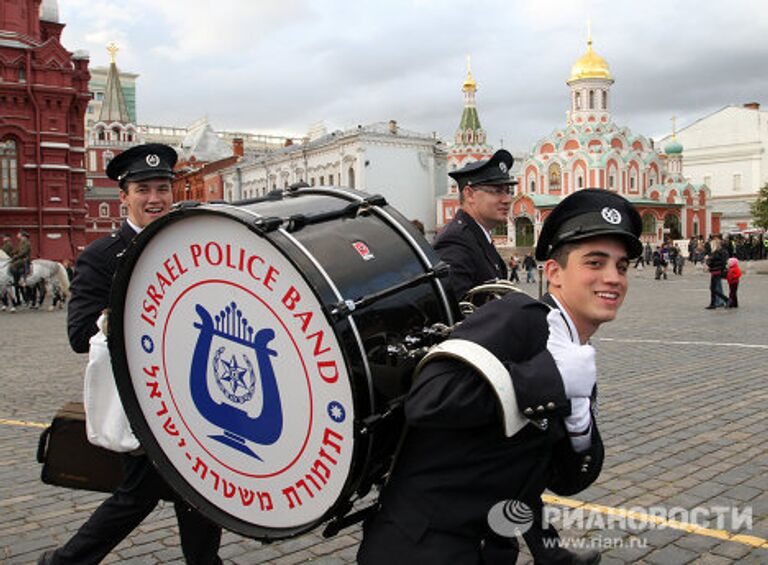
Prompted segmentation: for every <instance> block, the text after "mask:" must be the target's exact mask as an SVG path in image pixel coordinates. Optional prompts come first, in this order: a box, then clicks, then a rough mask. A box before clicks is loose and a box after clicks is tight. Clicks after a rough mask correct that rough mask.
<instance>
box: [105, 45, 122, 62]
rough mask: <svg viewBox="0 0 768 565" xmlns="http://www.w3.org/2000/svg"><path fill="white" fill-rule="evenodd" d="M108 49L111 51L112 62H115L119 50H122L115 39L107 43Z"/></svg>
mask: <svg viewBox="0 0 768 565" xmlns="http://www.w3.org/2000/svg"><path fill="white" fill-rule="evenodd" d="M107 51H109V57H110V62H112V63H114V62H115V59H116V58H117V52H118V51H120V48H119V47H118V46H117V43H115V42H114V41H110V42H109V43H107Z"/></svg>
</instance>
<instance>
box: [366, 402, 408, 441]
mask: <svg viewBox="0 0 768 565" xmlns="http://www.w3.org/2000/svg"><path fill="white" fill-rule="evenodd" d="M407 397H408V395H407V394H403V395H401V396H398V397H397V398H394V399H392V400H390V401H389V402H387V404H386V407H385V410H384V412H381V413H380V414H372V415H371V416H368V417H367V418H363V419H362V420H360V424H359V425H360V429H359V430H358V434H360V435H361V436H365V435H368V434H370V433H371V432H375V431H376V428H377V427H379V426H380V425H381V424H382V422H385V421H386V420H388V419H389V418H391V417H392V416H393V415H394V414H395V413H396V412H397V411H398V410H400V409H401V408H402V407H403V404H404V403H405V399H406V398H407Z"/></svg>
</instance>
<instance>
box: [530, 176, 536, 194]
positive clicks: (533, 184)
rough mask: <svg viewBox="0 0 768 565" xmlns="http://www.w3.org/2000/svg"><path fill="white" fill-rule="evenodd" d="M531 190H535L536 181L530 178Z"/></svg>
mask: <svg viewBox="0 0 768 565" xmlns="http://www.w3.org/2000/svg"><path fill="white" fill-rule="evenodd" d="M531 192H536V181H535V180H534V179H531Z"/></svg>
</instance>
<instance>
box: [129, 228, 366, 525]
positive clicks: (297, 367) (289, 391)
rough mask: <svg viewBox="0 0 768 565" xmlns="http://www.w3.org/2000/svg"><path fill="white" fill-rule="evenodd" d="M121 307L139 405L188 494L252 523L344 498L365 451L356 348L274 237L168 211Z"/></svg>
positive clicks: (174, 479)
mask: <svg viewBox="0 0 768 565" xmlns="http://www.w3.org/2000/svg"><path fill="white" fill-rule="evenodd" d="M122 321H123V324H122V335H123V340H124V348H125V357H126V362H127V368H128V374H129V378H130V382H131V387H130V388H131V389H132V391H133V392H132V394H130V393H129V394H128V396H129V397H131V396H135V400H134V399H133V398H126V395H125V390H126V387H125V386H124V382H123V383H121V386H120V390H121V395H122V396H123V399H124V401H126V400H128V402H125V404H126V408H127V409H129V410H128V415H129V418H130V419H131V421H132V423H133V422H137V421H140V425H139V426H136V425H135V424H134V427H137V428H138V429H137V431H140V432H141V431H143V432H144V433H147V430H148V433H149V435H151V438H153V440H154V442H156V444H157V446H158V447H159V450H160V451H161V452H162V457H160V458H159V459H160V461H157V459H158V458H157V457H155V455H156V453H152V450H149V449H148V451H150V455H152V456H153V459H154V460H155V461H156V462H157V463H158V466H159V467H160V471H161V473H162V474H163V476H164V477H165V478H166V480H168V481H169V483H170V484H171V486H174V487H176V488H177V490H179V491H180V492H185V491H187V492H189V489H190V488H191V490H192V491H193V492H194V493H195V494H194V495H193V496H192V497H191V498H192V499H191V500H189V502H190V503H192V504H193V505H195V506H197V507H199V508H200V510H201V511H203V513H206V514H208V515H209V516H212V515H217V514H218V513H221V512H223V513H225V514H226V515H228V516H229V517H231V518H232V519H233V522H234V524H235V526H241V527H231V529H234V530H235V531H240V532H245V533H247V532H249V531H250V528H251V526H253V527H256V528H264V529H266V530H269V529H272V528H274V529H276V530H280V529H296V528H302V527H304V526H307V525H310V524H313V523H315V522H316V521H318V520H319V519H320V518H321V517H323V516H324V515H325V514H326V513H327V512H328V510H329V509H330V508H331V507H332V506H333V505H334V504H335V503H336V501H337V500H338V499H339V497H340V495H341V493H342V491H343V489H344V486H345V483H346V481H347V478H348V475H349V472H350V467H351V465H352V461H353V457H352V456H353V453H352V452H353V439H354V438H353V422H354V416H355V415H354V406H353V400H352V389H351V386H350V382H349V378H348V375H347V369H346V366H345V361H344V356H343V354H342V350H341V347H340V345H339V343H338V341H337V338H336V335H335V334H334V331H333V328H332V326H331V325H330V324H329V322H328V320H327V319H326V316H325V314H324V311H323V308H322V305H321V304H320V302H319V301H318V299H317V297H316V296H315V294H314V292H313V291H312V289H311V288H310V286H309V284H308V283H307V282H306V280H305V279H304V277H303V276H302V274H301V273H300V272H299V271H298V270H297V269H296V268H295V267H294V266H293V264H291V263H290V262H289V261H288V259H287V258H286V256H285V255H284V254H283V253H281V252H280V251H279V250H278V249H277V248H276V247H275V246H274V245H273V244H272V243H271V242H270V241H268V240H267V239H265V238H263V237H260V236H258V235H257V234H255V233H254V232H253V231H250V230H249V229H248V228H247V227H246V226H245V225H243V224H242V223H240V222H238V221H233V220H232V219H231V218H229V217H228V216H226V215H224V214H213V213H209V214H190V215H189V216H186V217H183V218H181V219H180V220H177V221H174V222H171V223H169V224H168V225H166V226H164V227H163V228H162V229H161V231H159V232H157V233H156V234H155V235H154V236H153V237H152V238H151V239H150V240H149V241H148V242H147V243H146V245H145V246H144V248H143V249H142V250H141V254H140V255H139V257H138V259H137V260H136V263H135V265H134V266H133V269H132V274H131V277H130V281H128V283H127V288H126V290H125V303H124V310H123V315H122ZM118 374H119V373H118ZM119 378H120V377H119ZM124 379H125V377H123V380H124ZM136 407H138V412H139V413H137V414H135V413H131V412H133V411H135V408H136ZM137 419H138V420H137ZM139 435H140V436H142V435H143V434H139ZM140 439H141V440H142V441H143V442H144V443H145V444H151V443H152V441H153V440H152V439H150V438H145V437H140ZM163 459H165V460H164V461H163ZM187 498H190V497H187ZM274 537H279V535H276V536H274Z"/></svg>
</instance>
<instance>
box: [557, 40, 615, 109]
mask: <svg viewBox="0 0 768 565" xmlns="http://www.w3.org/2000/svg"><path fill="white" fill-rule="evenodd" d="M566 84H567V85H568V86H570V87H571V111H570V120H571V121H572V122H573V123H575V124H584V123H588V122H599V123H607V122H608V121H609V120H610V119H611V111H610V105H609V93H610V90H611V85H612V84H613V76H611V71H610V69H609V68H608V63H607V62H606V61H605V59H603V58H602V57H601V56H600V55H598V54H597V53H595V51H594V50H593V49H592V29H591V26H589V29H588V31H587V52H586V53H584V55H582V56H581V57H580V58H579V59H578V60H577V61H576V62H575V63H574V64H573V67H571V76H570V78H569V79H568V80H567V81H566Z"/></svg>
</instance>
